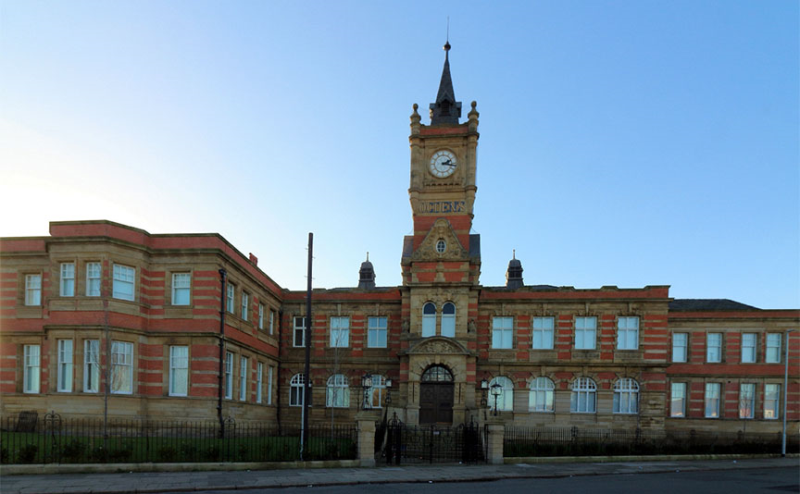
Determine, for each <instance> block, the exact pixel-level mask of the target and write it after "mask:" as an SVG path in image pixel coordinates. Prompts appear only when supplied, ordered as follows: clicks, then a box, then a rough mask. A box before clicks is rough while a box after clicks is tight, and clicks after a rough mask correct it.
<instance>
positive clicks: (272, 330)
mask: <svg viewBox="0 0 800 494" xmlns="http://www.w3.org/2000/svg"><path fill="white" fill-rule="evenodd" d="M269 334H275V311H274V310H272V309H270V310H269Z"/></svg>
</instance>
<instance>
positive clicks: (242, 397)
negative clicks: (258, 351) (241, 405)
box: [239, 355, 250, 401]
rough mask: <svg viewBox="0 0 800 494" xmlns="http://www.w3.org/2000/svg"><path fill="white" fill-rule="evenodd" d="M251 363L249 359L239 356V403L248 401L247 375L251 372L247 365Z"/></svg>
mask: <svg viewBox="0 0 800 494" xmlns="http://www.w3.org/2000/svg"><path fill="white" fill-rule="evenodd" d="M249 363H250V361H249V359H248V358H247V357H244V356H241V355H240V356H239V401H247V395H248V393H247V374H249V372H250V369H249V368H248V367H247V365H248V364H249Z"/></svg>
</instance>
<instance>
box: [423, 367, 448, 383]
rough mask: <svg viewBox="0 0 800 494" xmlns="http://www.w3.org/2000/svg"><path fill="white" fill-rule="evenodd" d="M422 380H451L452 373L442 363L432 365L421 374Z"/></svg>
mask: <svg viewBox="0 0 800 494" xmlns="http://www.w3.org/2000/svg"><path fill="white" fill-rule="evenodd" d="M422 382H446V383H450V382H453V374H451V373H450V371H449V370H447V367H444V366H442V365H432V366H430V367H428V370H426V371H425V373H424V374H422Z"/></svg>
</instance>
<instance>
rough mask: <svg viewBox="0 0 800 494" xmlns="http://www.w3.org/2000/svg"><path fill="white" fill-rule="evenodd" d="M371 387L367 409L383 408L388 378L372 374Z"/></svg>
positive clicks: (368, 390)
mask: <svg viewBox="0 0 800 494" xmlns="http://www.w3.org/2000/svg"><path fill="white" fill-rule="evenodd" d="M370 382H371V386H370V387H369V388H368V389H367V402H366V404H365V405H366V407H367V408H373V409H378V408H383V390H384V389H386V378H385V377H383V376H382V375H380V374H372V378H371V379H370Z"/></svg>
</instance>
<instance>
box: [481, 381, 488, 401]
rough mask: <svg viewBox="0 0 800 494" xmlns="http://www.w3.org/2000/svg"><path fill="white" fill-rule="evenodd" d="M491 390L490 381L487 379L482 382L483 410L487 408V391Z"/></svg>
mask: <svg viewBox="0 0 800 494" xmlns="http://www.w3.org/2000/svg"><path fill="white" fill-rule="evenodd" d="M488 389H489V381H487V380H486V379H484V380H482V381H481V408H486V404H487V402H486V391H487V390H488Z"/></svg>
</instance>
